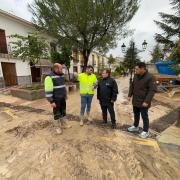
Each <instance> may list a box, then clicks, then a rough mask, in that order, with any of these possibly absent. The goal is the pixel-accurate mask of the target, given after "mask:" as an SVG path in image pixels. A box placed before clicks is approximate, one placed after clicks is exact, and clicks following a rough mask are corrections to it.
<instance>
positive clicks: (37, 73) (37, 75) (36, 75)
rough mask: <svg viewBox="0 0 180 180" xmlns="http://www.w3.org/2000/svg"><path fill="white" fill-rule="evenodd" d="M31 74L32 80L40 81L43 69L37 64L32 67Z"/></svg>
mask: <svg viewBox="0 0 180 180" xmlns="http://www.w3.org/2000/svg"><path fill="white" fill-rule="evenodd" d="M31 76H32V82H40V81H41V69H40V68H37V67H35V66H32V67H31Z"/></svg>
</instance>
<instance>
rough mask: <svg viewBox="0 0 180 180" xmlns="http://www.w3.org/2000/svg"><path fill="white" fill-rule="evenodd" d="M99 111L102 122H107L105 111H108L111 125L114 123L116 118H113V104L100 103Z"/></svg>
mask: <svg viewBox="0 0 180 180" xmlns="http://www.w3.org/2000/svg"><path fill="white" fill-rule="evenodd" d="M100 105H101V109H102V116H103V120H104V121H107V111H109V114H110V117H111V122H112V124H115V123H116V118H115V112H114V103H104V104H103V103H100Z"/></svg>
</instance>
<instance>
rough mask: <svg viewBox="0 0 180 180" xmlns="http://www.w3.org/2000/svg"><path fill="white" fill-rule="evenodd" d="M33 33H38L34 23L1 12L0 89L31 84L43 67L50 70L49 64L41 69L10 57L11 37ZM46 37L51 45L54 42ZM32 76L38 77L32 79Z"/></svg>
mask: <svg viewBox="0 0 180 180" xmlns="http://www.w3.org/2000/svg"><path fill="white" fill-rule="evenodd" d="M33 32H36V29H35V27H34V26H33V24H32V23H30V22H28V21H26V20H24V19H22V18H19V17H17V16H14V15H12V14H9V13H7V12H5V11H2V10H0V88H2V87H6V86H13V85H26V84H31V83H32V81H33V80H35V79H36V77H38V75H40V73H41V72H40V71H42V69H43V67H44V69H46V71H47V68H49V70H50V67H49V65H47V63H46V65H45V66H43V64H42V66H41V69H40V68H39V67H30V65H29V63H28V62H26V61H25V62H23V61H22V60H21V59H14V58H12V57H10V56H9V53H10V51H11V47H10V42H11V41H12V40H13V39H12V38H9V36H10V35H14V34H20V35H22V36H28V34H29V33H33ZM44 36H45V38H46V39H47V41H48V42H49V43H50V42H51V41H53V39H52V38H51V37H49V36H46V35H43V37H44ZM49 64H50V63H49ZM43 72H44V70H43ZM32 75H34V76H36V77H32Z"/></svg>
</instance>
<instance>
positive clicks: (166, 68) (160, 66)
mask: <svg viewBox="0 0 180 180" xmlns="http://www.w3.org/2000/svg"><path fill="white" fill-rule="evenodd" d="M174 64H176V63H175V62H174V61H172V60H171V61H166V62H164V61H162V60H159V61H158V62H157V63H156V67H157V70H158V73H159V74H166V75H176V72H175V71H173V70H172V68H171V66H172V65H174Z"/></svg>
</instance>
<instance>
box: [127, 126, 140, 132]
mask: <svg viewBox="0 0 180 180" xmlns="http://www.w3.org/2000/svg"><path fill="white" fill-rule="evenodd" d="M128 131H129V132H138V131H139V127H135V126H131V127H129V128H128Z"/></svg>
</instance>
